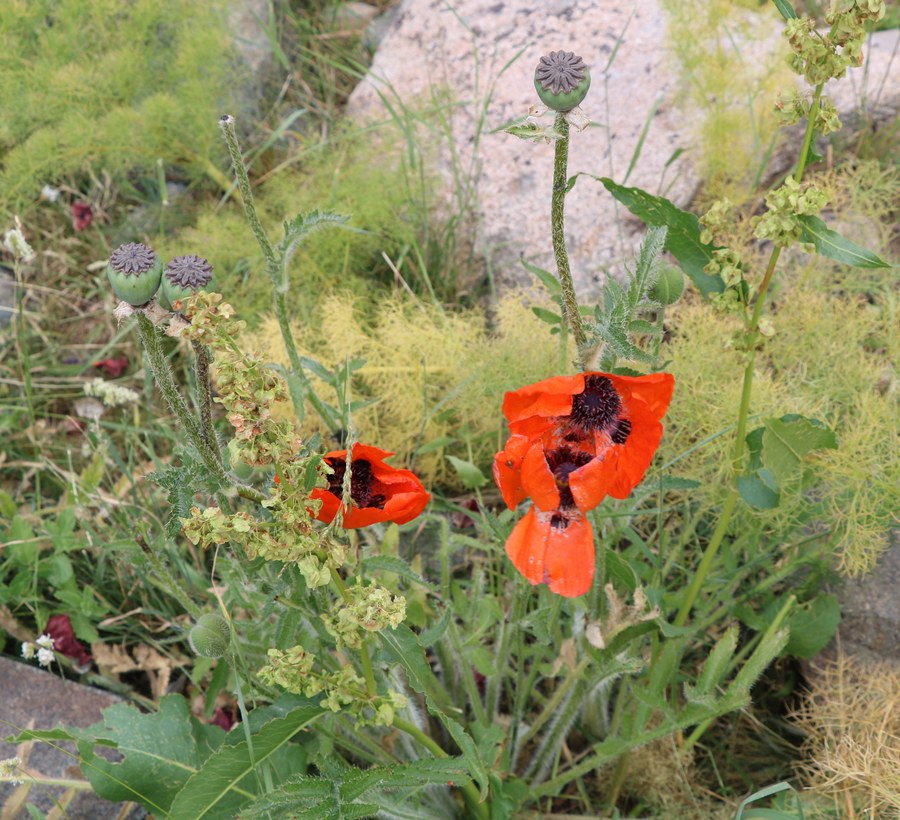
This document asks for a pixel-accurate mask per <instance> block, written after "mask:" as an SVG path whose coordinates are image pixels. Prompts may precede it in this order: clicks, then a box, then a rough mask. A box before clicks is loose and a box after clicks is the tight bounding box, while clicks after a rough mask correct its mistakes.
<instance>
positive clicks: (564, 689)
mask: <svg viewBox="0 0 900 820" xmlns="http://www.w3.org/2000/svg"><path fill="white" fill-rule="evenodd" d="M588 663H590V658H588V657H587V656H585V657H584V658H582V659H581V660H580V661H579V662H578V663H577V665H576V666H575V667H574V668H573V669H571V670H570V671H569V674H568V675H567V676H566V679H565V680H564V681H563V682H562V684H560V685H559V686H557V687H556V689H554V690H553V695H552V696H551V698H550V700H548V701H547V703H546V704H545V705H544V708H543V710H542V711H541V713H540V714H539V715H538V716H537V717H536V718H535V719H534V722H533V723H532V724H531V726H529V727H528V731H527V732H525V734H524V735H522V736H521V737H520V738H519V739H518V741H517V742H518V745H519V746H520V747H522V746H525V744H526V743H528V741H529V740H531V738H533V737H534V736H535V735H536V734H537V733H538V732H539V731H540V728H541V726H543V725H544V724H545V723H546V722H547V721H548V720H550V718H552V717H553V715H554V714H555V713H556V709H557V707H558V706H559V704H560V703H562V701H563V698H565V697H566V695H568V694H569V690H570V689H571V688H572V687H573V686H575V684H576V683H578V682H579V681H580V680H581V673H582V672H584V670H585V669H587V667H588Z"/></svg>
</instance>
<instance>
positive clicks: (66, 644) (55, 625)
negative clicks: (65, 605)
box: [44, 614, 94, 672]
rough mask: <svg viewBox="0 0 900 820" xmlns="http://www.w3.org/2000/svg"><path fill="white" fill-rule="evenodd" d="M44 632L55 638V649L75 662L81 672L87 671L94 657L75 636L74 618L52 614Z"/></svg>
mask: <svg viewBox="0 0 900 820" xmlns="http://www.w3.org/2000/svg"><path fill="white" fill-rule="evenodd" d="M44 634H45V635H49V636H50V637H51V638H53V649H54V651H55V652H59V653H60V655H65V656H66V657H67V658H71V659H72V660H73V661H74V662H75V666H76V668H77V669H78V671H79V672H86V671H87V670H88V669H89V668H90V666H91V664H92V663H93V661H94V659H93V657H92V656H91V653H90V652H88V651H87V649H85V647H84V646H83V645H82V643H81V642H80V641H79V640H78V639H77V638H76V637H75V630H74V629H73V628H72V620H71V618H69V616H68V615H65V614H63V615H51V616H50V619H49V620H48V621H47V626H46V627H44Z"/></svg>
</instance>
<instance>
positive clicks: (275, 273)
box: [219, 114, 338, 433]
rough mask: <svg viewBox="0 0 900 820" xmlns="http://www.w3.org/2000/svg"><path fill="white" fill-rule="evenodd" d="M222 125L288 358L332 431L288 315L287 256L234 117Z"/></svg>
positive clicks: (224, 119)
mask: <svg viewBox="0 0 900 820" xmlns="http://www.w3.org/2000/svg"><path fill="white" fill-rule="evenodd" d="M219 127H220V128H221V129H222V135H223V136H224V137H225V144H226V145H227V146H228V153H229V155H230V156H231V167H232V170H233V171H234V176H235V179H236V180H237V184H238V190H240V192H241V204H242V205H243V206H244V216H246V218H247V223H248V224H249V225H250V230H251V232H252V233H253V236H254V237H255V239H256V242H257V244H258V245H259V249H260V250H261V251H262V255H263V257H264V258H265V260H266V275H267V276H268V277H269V280H270V281H271V283H272V293H273V306H274V308H275V317H276V318H277V319H278V327H279V329H280V330H281V338H282V340H283V341H284V348H285V350H286V351H287V355H288V361H289V362H290V363H291V373H292V374H293V375H294V376H296V377H297V379H298V380H299V381H300V385H301V387H302V392H303V395H304V396H305V397H306V398H307V399H309V403H310V404H311V405H312V406H313V409H314V410H315V411H316V413H318V414H319V417H320V418H321V419H322V421H323V422H325V424H326V425H327V426H328V429H329V430H331V432H332V433H336V432H337V431H338V425H337V423H336V422H335V420H334V417H333V414H332V413H329V412H328V408H327V407H326V406H325V404H324V402H323V401H322V400H321V399H320V398H319V397H318V396H317V395H316V392H315V390H313V386H312V384H310V381H309V377H308V376H307V375H306V370H305V369H304V367H303V363H302V362H301V361H300V354H299V353H298V352H297V345H296V344H295V343H294V335H293V333H291V322H290V318H289V316H288V309H287V298H286V284H287V281H288V280H287V276H286V273H287V272H286V271H285V269H284V266H285V259H284V257H283V255H282V254H281V253H278V252H276V250H275V248H274V247H273V246H272V243H271V242H270V241H269V237H268V235H267V234H266V231H265V228H263V226H262V222H260V220H259V214H258V213H257V211H256V205H255V204H254V202H253V190H252V189H251V188H250V177H249V176H248V175H247V166H246V165H245V164H244V157H243V155H242V154H241V147H240V145H239V144H238V140H237V134H236V133H235V130H234V117H232V116H231V115H230V114H225V115H224V116H223V117H220V118H219ZM291 399H292V400H293V402H294V410H295V412H296V413H297V415H298V416H299V417H300V418H303V415H304V412H303V406H302V401H301V402H299V406H298V399H297V398H296V397H295V396H294V391H293V390H292V391H291Z"/></svg>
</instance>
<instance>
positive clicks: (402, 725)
mask: <svg viewBox="0 0 900 820" xmlns="http://www.w3.org/2000/svg"><path fill="white" fill-rule="evenodd" d="M393 725H394V728H395V729H399V730H400V731H401V732H405V733H406V734H408V735H409V736H410V737H412V738H415V739H416V740H418V741H419V743H421V744H422V745H423V746H424V747H425V748H426V749H428V751H429V752H431V753H432V754H433V755H434V756H435V757H444V758H446V757H450V755H448V754H447V753H446V752H445V751H444V750H443V749H442V748H441V747H440V746H439V745H438V744H437V743H436V742H435V741H434V739H433V738H431V737H429V736H428V735H427V734H425V732H423V731H422V730H421V729H420V728H419V727H418V726H416V725H415V724H414V723H410V722H409V721H406V720H402V719H401V718H397V717H395V718H394V723H393ZM460 790H461V791H462V793H463V795H464V796H465V798H466V802H467V803H468V804H469V808H470V809H472V811H473V812H474V813H475V816H476V817H478V818H481V820H489V818H490V812H489V810H488V807H487V806H486V805H485V804H484V803H482V802H481V796H480V795H479V794H478V790H477V789H476V788H475V785H474V784H473V783H471V782H469V783H465V784H464V785H462V786H460Z"/></svg>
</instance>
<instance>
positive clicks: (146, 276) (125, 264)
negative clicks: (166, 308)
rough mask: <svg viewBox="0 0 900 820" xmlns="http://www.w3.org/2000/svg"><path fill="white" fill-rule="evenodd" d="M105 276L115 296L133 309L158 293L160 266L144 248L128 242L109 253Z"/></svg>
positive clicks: (160, 274) (144, 246) (153, 255)
mask: <svg viewBox="0 0 900 820" xmlns="http://www.w3.org/2000/svg"><path fill="white" fill-rule="evenodd" d="M106 276H107V278H108V279H109V284H110V285H112V289H113V291H114V292H115V294H116V296H118V297H119V298H120V299H121V300H122V301H123V302H128V304H129V305H134V306H135V307H137V306H138V305H143V304H144V303H145V302H149V301H150V299H152V298H153V294H155V293H156V291H157V290H159V281H160V278H161V277H162V262H161V261H160V259H159V257H158V256H157V255H156V253H155V252H154V251H153V250H152V249H150V248H148V247H147V246H146V245H142V244H141V243H140V242H129V243H128V244H127V245H119V247H118V248H116V249H115V250H114V251H113V252H112V254H111V255H110V257H109V264H108V265H107V266H106Z"/></svg>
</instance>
